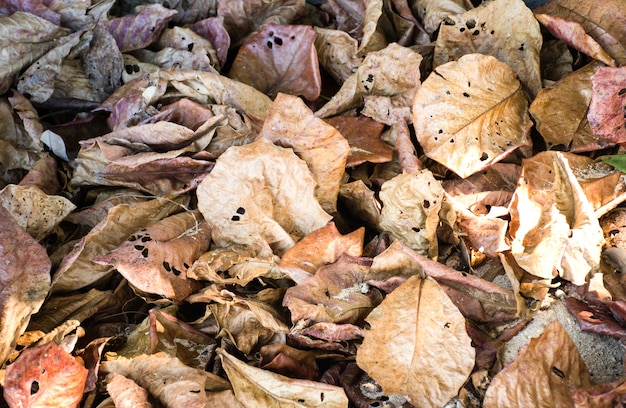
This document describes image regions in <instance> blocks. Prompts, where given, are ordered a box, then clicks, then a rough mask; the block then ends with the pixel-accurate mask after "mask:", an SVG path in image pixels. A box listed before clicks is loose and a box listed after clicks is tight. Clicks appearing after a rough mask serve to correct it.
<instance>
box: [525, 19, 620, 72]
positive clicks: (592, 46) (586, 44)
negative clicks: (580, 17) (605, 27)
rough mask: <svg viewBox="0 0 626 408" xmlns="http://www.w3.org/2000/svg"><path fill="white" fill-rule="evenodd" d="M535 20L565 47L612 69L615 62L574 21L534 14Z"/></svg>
mask: <svg viewBox="0 0 626 408" xmlns="http://www.w3.org/2000/svg"><path fill="white" fill-rule="evenodd" d="M535 18H536V19H537V21H539V22H540V23H541V24H543V25H544V26H546V28H547V29H548V31H550V32H551V33H552V35H554V36H555V37H557V38H560V39H561V40H563V41H564V42H565V43H567V45H569V46H570V47H572V48H575V49H577V50H578V51H581V52H583V53H585V54H587V55H589V56H590V57H591V58H593V59H596V60H598V61H601V62H603V63H605V64H606V65H608V66H611V67H614V66H615V60H613V58H611V56H610V55H609V54H607V53H606V51H604V49H603V48H602V47H601V46H600V44H598V43H597V42H596V41H595V40H594V39H593V37H591V36H589V35H587V33H585V29H584V28H583V26H582V25H581V24H579V23H577V22H575V21H570V20H565V19H563V18H560V17H557V16H551V15H549V14H540V13H535Z"/></svg>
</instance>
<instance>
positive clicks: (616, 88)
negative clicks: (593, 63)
mask: <svg viewBox="0 0 626 408" xmlns="http://www.w3.org/2000/svg"><path fill="white" fill-rule="evenodd" d="M591 86H592V88H593V94H592V95H591V104H590V105H589V113H588V114H587V118H588V119H589V125H590V126H591V130H592V131H593V133H594V134H595V135H596V136H600V137H603V138H605V139H607V140H610V141H611V142H614V143H624V142H626V114H625V112H626V66H625V67H620V68H608V67H604V68H600V69H598V71H597V72H596V73H595V74H594V75H593V76H592V77H591Z"/></svg>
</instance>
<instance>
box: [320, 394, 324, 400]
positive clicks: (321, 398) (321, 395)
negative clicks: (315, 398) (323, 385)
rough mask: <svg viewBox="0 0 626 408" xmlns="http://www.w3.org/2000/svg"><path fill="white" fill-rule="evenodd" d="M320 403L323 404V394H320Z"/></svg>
mask: <svg viewBox="0 0 626 408" xmlns="http://www.w3.org/2000/svg"><path fill="white" fill-rule="evenodd" d="M320 401H322V402H324V393H323V392H320Z"/></svg>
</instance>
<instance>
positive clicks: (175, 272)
mask: <svg viewBox="0 0 626 408" xmlns="http://www.w3.org/2000/svg"><path fill="white" fill-rule="evenodd" d="M172 273H173V274H174V275H176V276H178V275H180V274H181V272H180V271H179V270H178V269H176V268H174V267H173V266H172Z"/></svg>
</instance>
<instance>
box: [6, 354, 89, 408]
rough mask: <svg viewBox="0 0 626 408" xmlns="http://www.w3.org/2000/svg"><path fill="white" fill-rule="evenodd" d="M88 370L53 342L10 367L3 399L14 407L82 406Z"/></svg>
mask: <svg viewBox="0 0 626 408" xmlns="http://www.w3.org/2000/svg"><path fill="white" fill-rule="evenodd" d="M86 379H87V369H85V367H83V366H82V364H80V363H79V361H78V360H76V359H74V357H72V356H70V355H69V354H68V353H67V352H66V351H64V350H63V349H62V348H61V347H59V346H57V345H56V344H55V343H54V342H49V343H47V344H44V345H42V346H36V347H31V348H28V349H26V350H24V351H23V352H22V354H21V355H20V357H19V358H18V359H17V360H16V361H15V362H14V363H13V364H11V365H9V366H8V367H7V371H6V377H5V380H4V381H5V382H4V398H5V399H6V401H7V403H8V404H9V406H11V407H32V408H38V407H42V408H43V407H68V408H74V407H78V406H79V405H80V401H81V399H82V397H83V389H84V387H85V380H86Z"/></svg>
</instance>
